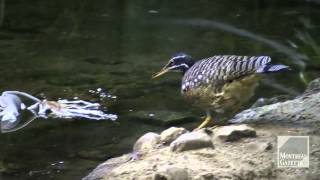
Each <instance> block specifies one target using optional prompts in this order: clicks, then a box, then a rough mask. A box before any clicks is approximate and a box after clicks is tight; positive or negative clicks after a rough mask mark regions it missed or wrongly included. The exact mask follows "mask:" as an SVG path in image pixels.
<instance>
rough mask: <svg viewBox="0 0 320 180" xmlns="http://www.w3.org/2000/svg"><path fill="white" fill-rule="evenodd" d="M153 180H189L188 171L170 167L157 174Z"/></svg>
mask: <svg viewBox="0 0 320 180" xmlns="http://www.w3.org/2000/svg"><path fill="white" fill-rule="evenodd" d="M153 180H188V171H187V170H186V169H184V168H177V167H170V168H167V169H166V170H165V171H160V172H157V173H155V174H154V176H153Z"/></svg>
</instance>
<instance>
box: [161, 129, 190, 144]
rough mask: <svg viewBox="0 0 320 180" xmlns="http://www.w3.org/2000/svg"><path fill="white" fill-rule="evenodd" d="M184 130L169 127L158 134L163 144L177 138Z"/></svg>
mask: <svg viewBox="0 0 320 180" xmlns="http://www.w3.org/2000/svg"><path fill="white" fill-rule="evenodd" d="M186 132H187V130H186V129H185V128H177V127H171V128H169V129H166V130H164V131H162V133H161V134H160V136H161V137H160V139H161V142H162V143H163V144H169V143H171V142H172V141H174V140H175V139H177V138H178V137H179V136H180V135H181V134H184V133H186Z"/></svg>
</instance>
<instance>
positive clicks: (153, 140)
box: [133, 132, 160, 152]
mask: <svg viewBox="0 0 320 180" xmlns="http://www.w3.org/2000/svg"><path fill="white" fill-rule="evenodd" d="M159 143H160V135H159V134H156V133H153V132H148V133H146V134H144V135H143V136H141V137H140V138H139V139H138V140H137V141H136V142H135V144H134V146H133V151H135V152H141V151H148V150H150V149H154V148H155V147H156V146H157V144H159Z"/></svg>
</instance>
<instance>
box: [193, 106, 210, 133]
mask: <svg viewBox="0 0 320 180" xmlns="http://www.w3.org/2000/svg"><path fill="white" fill-rule="evenodd" d="M212 121H213V119H212V116H211V113H210V111H209V110H207V111H206V118H205V119H204V121H203V122H202V123H201V124H200V125H199V126H198V127H197V128H196V129H194V131H196V130H198V129H201V128H203V127H206V126H207V125H208V124H209V123H211V122H212Z"/></svg>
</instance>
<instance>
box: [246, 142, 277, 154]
mask: <svg viewBox="0 0 320 180" xmlns="http://www.w3.org/2000/svg"><path fill="white" fill-rule="evenodd" d="M246 148H247V149H248V150H249V151H255V152H265V151H269V150H271V149H272V144H271V143H270V142H250V143H248V144H247V145H246Z"/></svg>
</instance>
